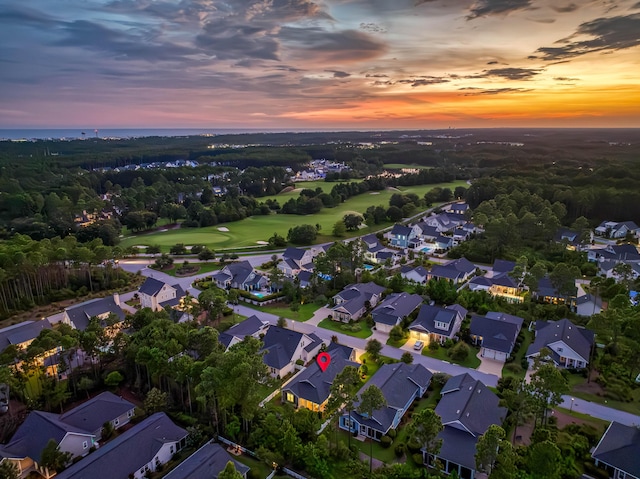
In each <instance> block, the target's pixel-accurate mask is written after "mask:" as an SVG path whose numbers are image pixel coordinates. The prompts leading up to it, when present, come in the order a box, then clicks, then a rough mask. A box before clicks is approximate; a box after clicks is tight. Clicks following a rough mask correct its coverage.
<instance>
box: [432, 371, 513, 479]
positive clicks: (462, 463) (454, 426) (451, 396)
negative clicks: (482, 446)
mask: <svg viewBox="0 0 640 479" xmlns="http://www.w3.org/2000/svg"><path fill="white" fill-rule="evenodd" d="M441 394H442V397H441V399H440V402H439V403H438V405H437V406H436V409H435V413H436V414H437V415H438V416H440V418H441V420H442V425H443V426H444V429H443V430H442V431H441V432H440V433H439V434H438V439H441V440H442V447H441V448H440V452H439V453H438V454H437V455H436V456H435V458H437V459H438V460H440V462H441V463H442V466H443V472H445V473H447V474H451V473H452V472H454V471H455V472H456V473H457V474H458V477H460V478H462V479H474V478H475V468H476V461H475V453H476V443H477V442H478V438H479V437H480V436H481V435H482V434H484V433H485V432H486V431H487V429H489V426H491V425H492V424H497V425H502V422H503V421H504V419H505V417H506V415H507V409H506V408H504V407H500V406H499V403H500V399H499V398H498V396H496V395H495V394H494V393H493V392H492V391H491V390H489V388H487V387H486V386H485V385H484V384H483V383H482V382H480V381H478V380H476V379H474V378H473V377H471V376H470V375H469V374H466V373H465V374H462V375H460V376H454V377H452V378H451V379H449V381H447V383H446V384H445V385H444V387H443V388H442V391H441ZM422 455H423V462H424V464H427V465H431V464H433V459H434V457H433V456H431V457H428V456H427V453H426V451H424V450H423V451H422Z"/></svg>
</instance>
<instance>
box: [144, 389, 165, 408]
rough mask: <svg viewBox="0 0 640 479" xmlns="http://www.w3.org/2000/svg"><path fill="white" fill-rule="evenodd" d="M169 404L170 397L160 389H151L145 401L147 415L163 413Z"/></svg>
mask: <svg viewBox="0 0 640 479" xmlns="http://www.w3.org/2000/svg"><path fill="white" fill-rule="evenodd" d="M168 404H169V395H168V394H167V393H164V392H162V391H160V390H159V389H158V388H153V389H151V390H150V391H149V392H148V393H147V397H146V398H145V400H144V408H145V410H146V411H147V414H153V413H156V412H159V411H163V410H165V409H166V408H167V405H168Z"/></svg>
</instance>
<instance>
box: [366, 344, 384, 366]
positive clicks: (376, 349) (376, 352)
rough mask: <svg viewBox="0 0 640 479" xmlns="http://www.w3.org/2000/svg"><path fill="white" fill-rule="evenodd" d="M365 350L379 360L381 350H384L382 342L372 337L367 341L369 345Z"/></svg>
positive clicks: (375, 359)
mask: <svg viewBox="0 0 640 479" xmlns="http://www.w3.org/2000/svg"><path fill="white" fill-rule="evenodd" d="M364 350H365V351H366V352H367V354H368V355H369V356H371V359H373V360H374V361H377V360H378V358H379V357H380V352H381V351H382V343H381V342H380V341H378V340H377V339H370V340H369V341H367V345H366V346H365V348H364Z"/></svg>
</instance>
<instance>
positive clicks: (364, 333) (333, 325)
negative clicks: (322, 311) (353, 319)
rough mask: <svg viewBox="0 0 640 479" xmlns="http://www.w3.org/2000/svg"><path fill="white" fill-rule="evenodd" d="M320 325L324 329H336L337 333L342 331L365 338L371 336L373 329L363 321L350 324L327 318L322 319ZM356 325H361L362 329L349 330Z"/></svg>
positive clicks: (355, 336)
mask: <svg viewBox="0 0 640 479" xmlns="http://www.w3.org/2000/svg"><path fill="white" fill-rule="evenodd" d="M318 326H320V327H321V328H324V329H328V330H329V331H335V332H336V333H342V334H346V335H348V336H353V337H354V338H362V339H365V338H368V337H369V336H371V329H370V328H369V327H367V325H366V324H365V323H363V322H359V323H353V324H349V323H340V322H338V321H334V320H332V319H329V318H325V319H323V320H322V321H320V324H318ZM354 326H355V327H357V326H361V329H360V330H359V331H353V330H349V328H353V327H354Z"/></svg>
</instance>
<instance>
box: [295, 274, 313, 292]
mask: <svg viewBox="0 0 640 479" xmlns="http://www.w3.org/2000/svg"><path fill="white" fill-rule="evenodd" d="M312 279H313V273H312V272H311V271H304V270H303V271H300V272H299V273H298V274H297V276H296V280H297V282H298V285H299V286H300V287H301V288H307V287H309V286H310V285H311V280H312Z"/></svg>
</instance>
